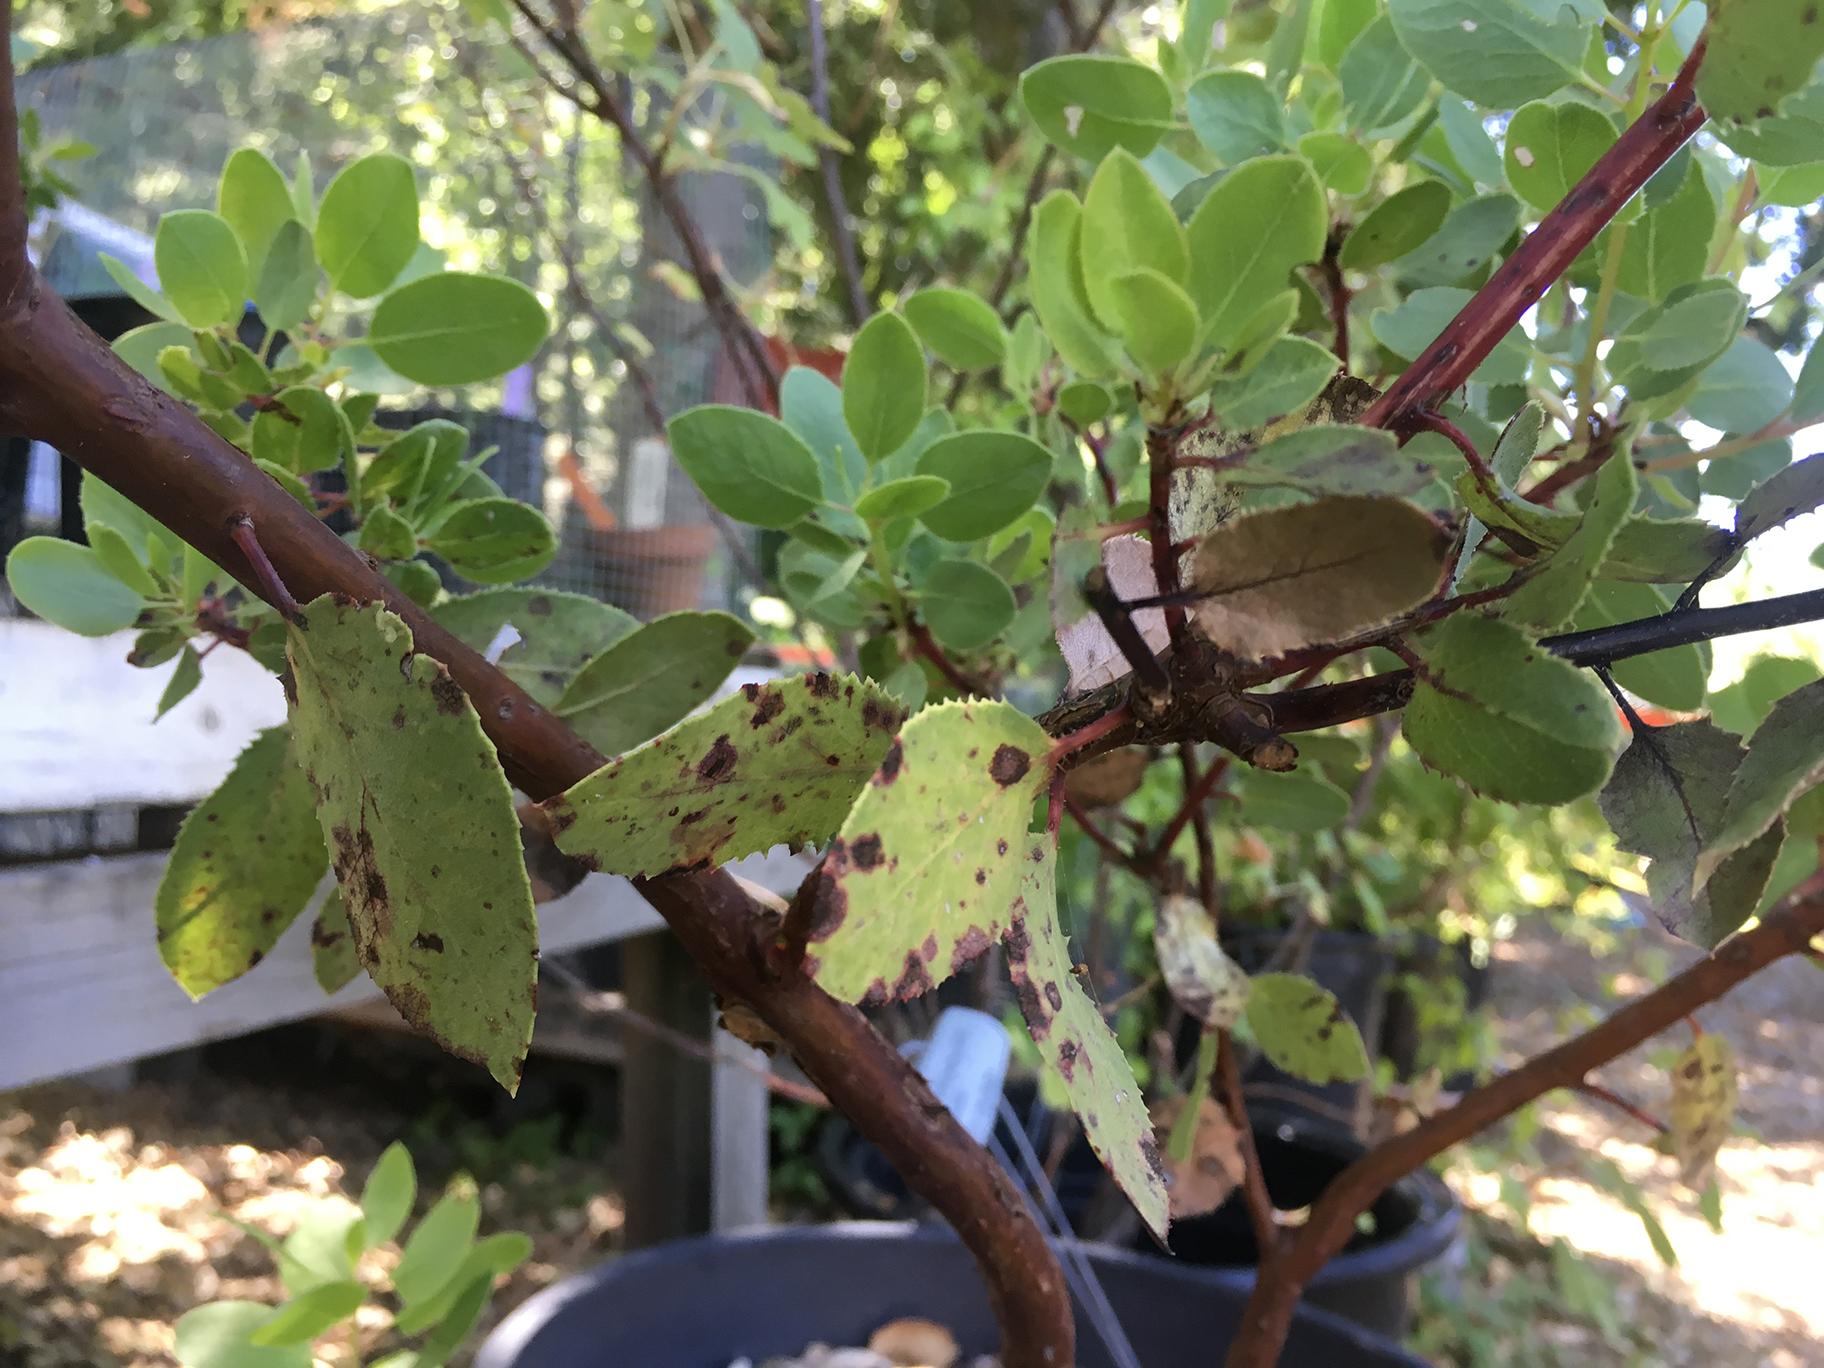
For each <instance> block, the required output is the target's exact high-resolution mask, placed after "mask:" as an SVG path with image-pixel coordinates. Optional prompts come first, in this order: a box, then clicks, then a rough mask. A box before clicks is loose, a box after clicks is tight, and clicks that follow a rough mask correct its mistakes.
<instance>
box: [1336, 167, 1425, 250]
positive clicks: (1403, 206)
mask: <svg viewBox="0 0 1824 1368" xmlns="http://www.w3.org/2000/svg"><path fill="white" fill-rule="evenodd" d="M1449 212H1450V190H1449V188H1448V187H1447V186H1446V185H1445V184H1444V182H1443V181H1435V180H1422V181H1420V182H1418V184H1416V185H1409V186H1407V187H1406V188H1405V189H1404V190H1401V191H1400V192H1399V193H1398V194H1395V195H1391V196H1389V197H1388V198H1387V199H1385V200H1383V201H1382V202H1381V203H1380V204H1378V205H1376V206H1375V207H1374V208H1373V209H1372V210H1371V211H1369V214H1368V216H1367V217H1366V218H1364V219H1363V220H1362V221H1361V222H1360V223H1358V224H1356V226H1355V227H1354V229H1352V230H1351V231H1350V233H1349V236H1348V237H1346V238H1344V239H1343V245H1342V248H1341V249H1340V250H1339V252H1338V253H1337V261H1338V264H1340V265H1341V266H1343V267H1344V268H1345V269H1347V270H1351V271H1371V270H1373V269H1374V268H1375V267H1377V266H1384V265H1386V264H1387V263H1388V262H1390V261H1393V260H1394V259H1396V258H1398V257H1403V256H1405V255H1406V254H1407V253H1408V252H1410V251H1412V250H1413V249H1414V248H1416V247H1418V246H1419V245H1420V244H1422V243H1424V242H1425V241H1426V240H1427V239H1428V238H1430V237H1431V235H1432V234H1433V233H1435V232H1437V231H1438V229H1439V227H1440V226H1441V225H1442V224H1443V222H1444V216H1445V215H1446V214H1448V213H1449Z"/></svg>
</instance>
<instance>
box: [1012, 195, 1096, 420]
mask: <svg viewBox="0 0 1824 1368" xmlns="http://www.w3.org/2000/svg"><path fill="white" fill-rule="evenodd" d="M1082 218H1083V206H1082V205H1081V204H1079V203H1078V202H1077V197H1076V196H1075V195H1073V194H1071V193H1070V191H1068V190H1053V191H1052V192H1051V193H1050V194H1049V195H1047V196H1045V198H1044V199H1042V200H1040V201H1039V207H1038V208H1037V209H1035V210H1034V211H1033V215H1032V232H1031V234H1030V235H1029V236H1028V238H1027V241H1026V269H1027V272H1028V277H1027V291H1028V293H1029V294H1030V295H1031V296H1032V307H1033V309H1034V311H1035V312H1036V313H1037V314H1038V317H1039V322H1040V323H1042V324H1043V325H1044V330H1045V336H1046V337H1049V338H1050V340H1051V344H1052V345H1053V346H1054V347H1056V348H1057V350H1058V355H1059V356H1061V357H1063V358H1064V361H1065V363H1066V364H1068V365H1069V366H1070V368H1071V369H1072V370H1074V371H1076V372H1077V373H1078V374H1079V375H1082V376H1086V377H1089V378H1091V379H1094V378H1096V377H1098V376H1104V375H1112V374H1114V373H1115V372H1116V371H1117V370H1119V369H1120V363H1119V361H1118V360H1117V359H1116V350H1117V349H1116V346H1115V343H1114V340H1113V339H1112V338H1110V337H1109V336H1108V335H1107V334H1106V333H1104V332H1103V331H1102V329H1101V327H1100V326H1099V325H1098V324H1097V323H1096V322H1095V320H1094V319H1093V318H1092V317H1091V316H1090V312H1089V295H1088V291H1087V287H1086V286H1085V285H1084V283H1083V267H1082V260H1081V258H1082V249H1081V244H1080V238H1081V235H1082ZM1010 383H1011V382H1010ZM1023 388H1030V387H1029V386H1027V387H1023Z"/></svg>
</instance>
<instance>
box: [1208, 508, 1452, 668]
mask: <svg viewBox="0 0 1824 1368" xmlns="http://www.w3.org/2000/svg"><path fill="white" fill-rule="evenodd" d="M1448 546H1449V539H1448V537H1447V536H1446V535H1445V533H1444V532H1443V531H1442V530H1441V529H1440V528H1439V527H1438V525H1437V524H1436V523H1434V522H1433V521H1432V520H1431V519H1430V518H1428V517H1427V516H1426V515H1425V514H1424V513H1423V512H1421V511H1420V510H1419V509H1417V508H1415V507H1414V506H1413V505H1411V504H1409V503H1406V502H1404V501H1402V500H1400V499H1388V498H1376V497H1349V496H1338V497H1333V498H1327V499H1319V500H1317V501H1316V502H1313V503H1308V504H1297V505H1294V506H1292V507H1289V508H1272V509H1267V510H1265V511H1264V512H1259V513H1253V514H1249V515H1247V516H1245V517H1240V518H1235V519H1233V520H1231V521H1229V522H1227V523H1224V524H1223V525H1222V526H1220V527H1218V528H1217V529H1216V530H1215V531H1213V532H1211V533H1210V534H1209V535H1208V536H1207V537H1205V538H1204V539H1203V542H1202V544H1201V545H1199V546H1198V548H1197V550H1196V552H1195V554H1194V558H1193V561H1192V567H1191V574H1190V583H1191V587H1192V588H1193V589H1194V590H1195V591H1196V592H1197V593H1199V594H1201V595H1202V596H1203V597H1202V598H1201V599H1200V600H1199V601H1198V603H1197V605H1196V607H1195V608H1194V609H1193V610H1192V613H1193V618H1194V620H1195V622H1196V625H1197V629H1198V630H1199V631H1200V632H1202V633H1203V635H1204V636H1206V637H1208V638H1209V639H1210V640H1211V641H1212V642H1214V643H1215V644H1216V645H1217V646H1219V647H1221V648H1222V649H1223V650H1225V651H1229V652H1231V653H1232V654H1234V655H1237V656H1241V657H1243V658H1245V659H1252V660H1264V659H1269V658H1271V657H1273V656H1278V655H1284V654H1285V653H1286V652H1288V651H1295V650H1298V649H1299V648H1300V647H1304V646H1314V645H1318V644H1321V643H1324V642H1331V641H1340V640H1342V639H1344V638H1345V637H1349V636H1352V635H1354V634H1355V633H1357V632H1361V631H1364V630H1366V629H1367V628H1370V627H1375V626H1379V625H1380V624H1381V623H1384V622H1387V621H1388V620H1390V619H1392V618H1394V617H1396V616H1398V615H1399V614H1401V613H1403V612H1406V611H1407V610H1408V609H1411V608H1415V607H1417V606H1418V605H1419V604H1421V603H1423V602H1425V600H1426V599H1428V598H1430V597H1431V596H1432V594H1433V593H1435V592H1436V591H1437V588H1438V584H1439V581H1440V579H1441V578H1442V575H1443V571H1444V557H1445V553H1446V551H1447V550H1448Z"/></svg>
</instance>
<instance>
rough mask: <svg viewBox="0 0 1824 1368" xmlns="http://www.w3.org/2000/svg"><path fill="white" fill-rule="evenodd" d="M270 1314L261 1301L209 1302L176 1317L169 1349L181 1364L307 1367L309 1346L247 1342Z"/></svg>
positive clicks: (197, 1366)
mask: <svg viewBox="0 0 1824 1368" xmlns="http://www.w3.org/2000/svg"><path fill="white" fill-rule="evenodd" d="M272 1316H273V1309H272V1308H271V1307H270V1306H267V1305H265V1304H264V1303H262V1302H249V1301H219V1302H210V1303H208V1304H207V1305H205V1306H199V1307H196V1308H194V1309H193V1310H190V1311H186V1312H185V1313H184V1314H183V1315H182V1316H180V1317H179V1318H178V1322H177V1328H176V1341H175V1344H174V1346H173V1350H174V1352H175V1353H176V1355H177V1361H178V1362H179V1363H181V1364H183V1365H184V1368H310V1363H311V1359H310V1347H309V1346H308V1345H303V1344H298V1345H289V1346H286V1347H285V1348H276V1349H268V1348H260V1347H258V1346H256V1345H254V1344H252V1343H251V1342H250V1337H251V1336H252V1334H253V1332H254V1331H255V1330H258V1329H259V1328H260V1326H262V1325H264V1324H265V1323H266V1322H267V1321H268V1320H270V1319H271V1318H272Z"/></svg>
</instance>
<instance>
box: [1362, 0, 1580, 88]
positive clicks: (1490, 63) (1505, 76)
mask: <svg viewBox="0 0 1824 1368" xmlns="http://www.w3.org/2000/svg"><path fill="white" fill-rule="evenodd" d="M1387 10H1388V14H1389V15H1390V16H1391V17H1392V19H1393V27H1394V29H1395V31H1396V32H1397V33H1398V34H1399V37H1400V43H1401V45H1402V46H1403V47H1404V48H1405V49H1406V51H1408V52H1410V53H1411V54H1412V55H1413V56H1414V57H1415V58H1417V59H1418V61H1419V63H1420V64H1421V65H1422V66H1424V68H1425V69H1426V70H1427V71H1429V72H1430V73H1431V74H1432V75H1433V76H1435V77H1436V78H1437V79H1438V80H1439V81H1441V82H1442V83H1443V84H1444V86H1445V88H1446V89H1448V90H1452V91H1455V92H1456V93H1457V94H1458V95H1461V96H1462V97H1463V98H1464V99H1466V100H1469V101H1471V102H1472V103H1474V104H1479V105H1483V106H1486V107H1487V108H1490V109H1514V108H1517V107H1518V106H1520V105H1522V104H1525V103H1526V102H1527V101H1528V100H1538V99H1543V98H1544V97H1545V96H1547V95H1550V94H1551V93H1552V92H1553V91H1555V90H1561V89H1563V88H1564V87H1565V86H1567V85H1572V84H1575V83H1576V82H1577V80H1578V77H1579V74H1580V72H1581V70H1582V67H1583V57H1584V53H1585V51H1586V50H1587V49H1588V47H1589V41H1590V26H1589V24H1588V22H1587V21H1586V20H1585V19H1583V18H1581V17H1580V16H1579V15H1578V13H1577V12H1576V10H1575V9H1573V8H1572V7H1571V6H1569V5H1566V6H1563V7H1562V8H1557V9H1554V8H1552V7H1551V6H1550V5H1549V4H1544V5H1538V6H1536V7H1535V6H1532V5H1528V4H1525V3H1522V0H1389V3H1388V6H1387Z"/></svg>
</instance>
